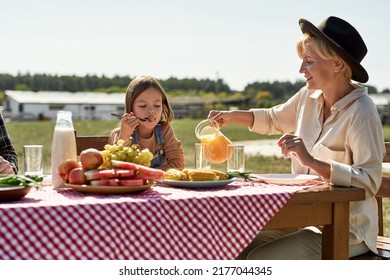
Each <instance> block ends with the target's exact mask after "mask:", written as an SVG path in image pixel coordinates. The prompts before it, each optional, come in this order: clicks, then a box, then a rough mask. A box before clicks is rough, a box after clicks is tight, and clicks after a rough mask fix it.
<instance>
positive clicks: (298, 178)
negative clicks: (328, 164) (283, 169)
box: [252, 174, 319, 185]
mask: <svg viewBox="0 0 390 280" xmlns="http://www.w3.org/2000/svg"><path fill="white" fill-rule="evenodd" d="M252 176H253V177H256V178H258V179H261V180H263V181H264V182H266V183H268V184H283V185H294V184H303V183H306V182H308V181H311V180H316V179H318V178H319V177H318V176H317V175H309V174H253V175H252Z"/></svg>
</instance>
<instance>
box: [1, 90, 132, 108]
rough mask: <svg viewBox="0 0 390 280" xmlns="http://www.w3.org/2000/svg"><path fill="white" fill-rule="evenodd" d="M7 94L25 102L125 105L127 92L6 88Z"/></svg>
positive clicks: (19, 101)
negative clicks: (19, 89)
mask: <svg viewBox="0 0 390 280" xmlns="http://www.w3.org/2000/svg"><path fill="white" fill-rule="evenodd" d="M5 95H6V96H9V97H10V98H12V99H14V100H15V101H17V102H18V103H23V104H96V105H97V104H113V105H123V104H124V102H125V93H96V92H62V91H39V92H33V91H17V90H6V91H5Z"/></svg>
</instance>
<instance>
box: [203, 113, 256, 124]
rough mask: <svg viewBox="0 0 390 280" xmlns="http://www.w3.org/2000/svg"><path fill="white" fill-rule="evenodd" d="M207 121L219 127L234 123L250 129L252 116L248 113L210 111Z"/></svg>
mask: <svg viewBox="0 0 390 280" xmlns="http://www.w3.org/2000/svg"><path fill="white" fill-rule="evenodd" d="M208 119H211V120H214V121H216V122H217V123H218V124H219V125H220V126H224V125H228V124H229V123H236V124H239V125H242V126H247V127H252V126H253V121H254V116H253V113H252V112H250V111H245V110H234V111H210V113H209V116H208Z"/></svg>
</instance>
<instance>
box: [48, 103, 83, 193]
mask: <svg viewBox="0 0 390 280" xmlns="http://www.w3.org/2000/svg"><path fill="white" fill-rule="evenodd" d="M67 159H74V160H77V151H76V137H75V133H74V128H73V122H72V112H70V111H58V112H57V122H56V125H55V128H54V133H53V142H52V147H51V178H52V185H53V187H54V188H62V187H65V182H64V181H63V180H62V178H61V177H60V176H59V174H58V167H59V165H60V164H61V163H62V162H63V161H64V160H67Z"/></svg>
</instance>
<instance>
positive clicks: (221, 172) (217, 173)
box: [211, 169, 228, 180]
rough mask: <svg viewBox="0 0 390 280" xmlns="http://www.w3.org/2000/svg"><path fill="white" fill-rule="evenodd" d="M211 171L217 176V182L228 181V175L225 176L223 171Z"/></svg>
mask: <svg viewBox="0 0 390 280" xmlns="http://www.w3.org/2000/svg"><path fill="white" fill-rule="evenodd" d="M211 171H213V172H214V173H215V175H217V177H218V180H226V179H228V175H227V173H226V172H223V171H220V170H215V169H212V170H211Z"/></svg>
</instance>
